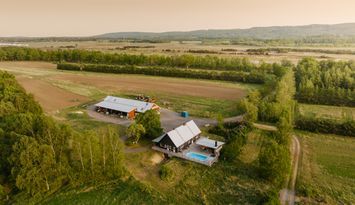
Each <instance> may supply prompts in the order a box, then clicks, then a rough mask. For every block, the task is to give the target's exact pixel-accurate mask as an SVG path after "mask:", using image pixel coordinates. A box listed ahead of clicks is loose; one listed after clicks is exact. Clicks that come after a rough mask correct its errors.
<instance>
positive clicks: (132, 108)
mask: <svg viewBox="0 0 355 205" xmlns="http://www.w3.org/2000/svg"><path fill="white" fill-rule="evenodd" d="M95 107H96V111H98V112H104V113H107V114H116V115H119V116H123V117H126V118H128V119H133V118H134V117H135V116H136V114H137V113H144V112H146V111H148V110H159V109H160V107H159V106H158V105H156V104H155V103H150V102H143V101H139V100H131V99H126V98H119V97H114V96H107V97H106V98H105V99H104V100H103V101H102V102H99V103H97V104H95Z"/></svg>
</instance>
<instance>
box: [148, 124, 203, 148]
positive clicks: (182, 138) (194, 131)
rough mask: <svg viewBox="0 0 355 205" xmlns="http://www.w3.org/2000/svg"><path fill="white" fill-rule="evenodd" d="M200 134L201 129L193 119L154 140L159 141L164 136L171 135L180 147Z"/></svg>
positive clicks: (172, 139) (175, 143)
mask: <svg viewBox="0 0 355 205" xmlns="http://www.w3.org/2000/svg"><path fill="white" fill-rule="evenodd" d="M199 134H201V130H200V129H199V128H198V127H197V125H196V124H195V122H194V121H193V120H191V121H189V122H187V123H185V124H183V125H181V126H179V127H177V128H175V129H173V130H171V131H169V132H167V133H165V134H164V135H162V136H160V137H158V138H156V139H154V140H153V142H156V143H159V142H160V141H161V140H162V139H163V138H164V137H169V138H170V139H171V141H172V142H173V143H174V145H175V146H176V147H180V146H181V145H182V144H184V143H185V142H187V141H189V140H191V139H192V138H194V137H196V136H197V135H199Z"/></svg>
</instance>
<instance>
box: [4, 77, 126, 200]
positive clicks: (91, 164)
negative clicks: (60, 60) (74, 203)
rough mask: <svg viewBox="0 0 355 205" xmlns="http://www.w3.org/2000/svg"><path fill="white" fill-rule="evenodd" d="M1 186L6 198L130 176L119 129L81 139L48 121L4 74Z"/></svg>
mask: <svg viewBox="0 0 355 205" xmlns="http://www.w3.org/2000/svg"><path fill="white" fill-rule="evenodd" d="M0 148H1V152H0V173H1V175H0V185H1V188H2V187H3V190H5V191H4V193H3V195H1V196H0V198H2V197H6V196H8V195H14V194H17V193H19V192H20V191H24V192H26V193H28V194H30V195H31V196H34V197H40V196H41V195H42V194H44V193H46V194H48V193H53V192H55V191H56V190H58V189H59V188H61V187H62V186H64V185H68V184H69V185H77V184H80V183H83V182H86V183H88V182H95V181H105V180H110V179H119V178H120V177H122V176H124V175H125V174H126V171H125V168H124V166H123V162H122V161H123V157H124V154H123V144H122V142H121V140H120V139H119V137H118V134H117V128H116V129H115V128H113V127H107V129H102V130H98V131H97V132H85V133H78V132H75V131H74V130H72V129H71V127H70V126H68V125H65V124H61V123H58V122H56V121H54V120H53V119H52V118H51V117H48V116H46V115H45V114H44V113H43V111H42V109H41V107H40V106H39V105H38V103H37V102H35V101H34V99H33V97H32V96H31V95H28V94H26V92H25V90H24V89H23V88H22V87H21V86H20V85H19V84H18V83H17V82H16V80H15V78H14V76H12V75H10V74H8V73H6V72H0Z"/></svg>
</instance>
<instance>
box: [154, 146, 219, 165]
mask: <svg viewBox="0 0 355 205" xmlns="http://www.w3.org/2000/svg"><path fill="white" fill-rule="evenodd" d="M152 149H153V150H156V151H159V152H163V153H165V154H167V155H168V156H169V157H178V158H182V159H186V160H189V161H192V162H196V163H199V164H203V165H206V166H209V167H211V166H212V165H213V163H215V162H217V161H218V157H212V156H211V154H210V153H207V152H204V151H203V150H201V149H200V148H199V146H198V145H196V144H195V143H193V144H191V145H190V146H189V148H187V149H185V150H183V151H182V152H172V151H169V150H167V149H163V148H160V147H158V146H153V147H152ZM188 152H195V153H197V154H202V155H206V156H208V159H209V160H206V161H200V160H197V159H194V158H190V157H187V156H186V153H188Z"/></svg>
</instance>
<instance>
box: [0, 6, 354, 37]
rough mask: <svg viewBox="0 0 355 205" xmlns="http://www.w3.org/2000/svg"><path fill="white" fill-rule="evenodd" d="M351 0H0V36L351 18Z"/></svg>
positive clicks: (227, 26) (324, 21) (328, 21)
mask: <svg viewBox="0 0 355 205" xmlns="http://www.w3.org/2000/svg"><path fill="white" fill-rule="evenodd" d="M354 10H355V0H0V36H1V37H5V36H35V37H41V36H91V35H97V34H103V33H108V32H121V31H147V32H163V31H189V30H198V29H233V28H250V27H256V26H258V27H259V26H284V25H306V24H336V23H350V22H355V12H354Z"/></svg>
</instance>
